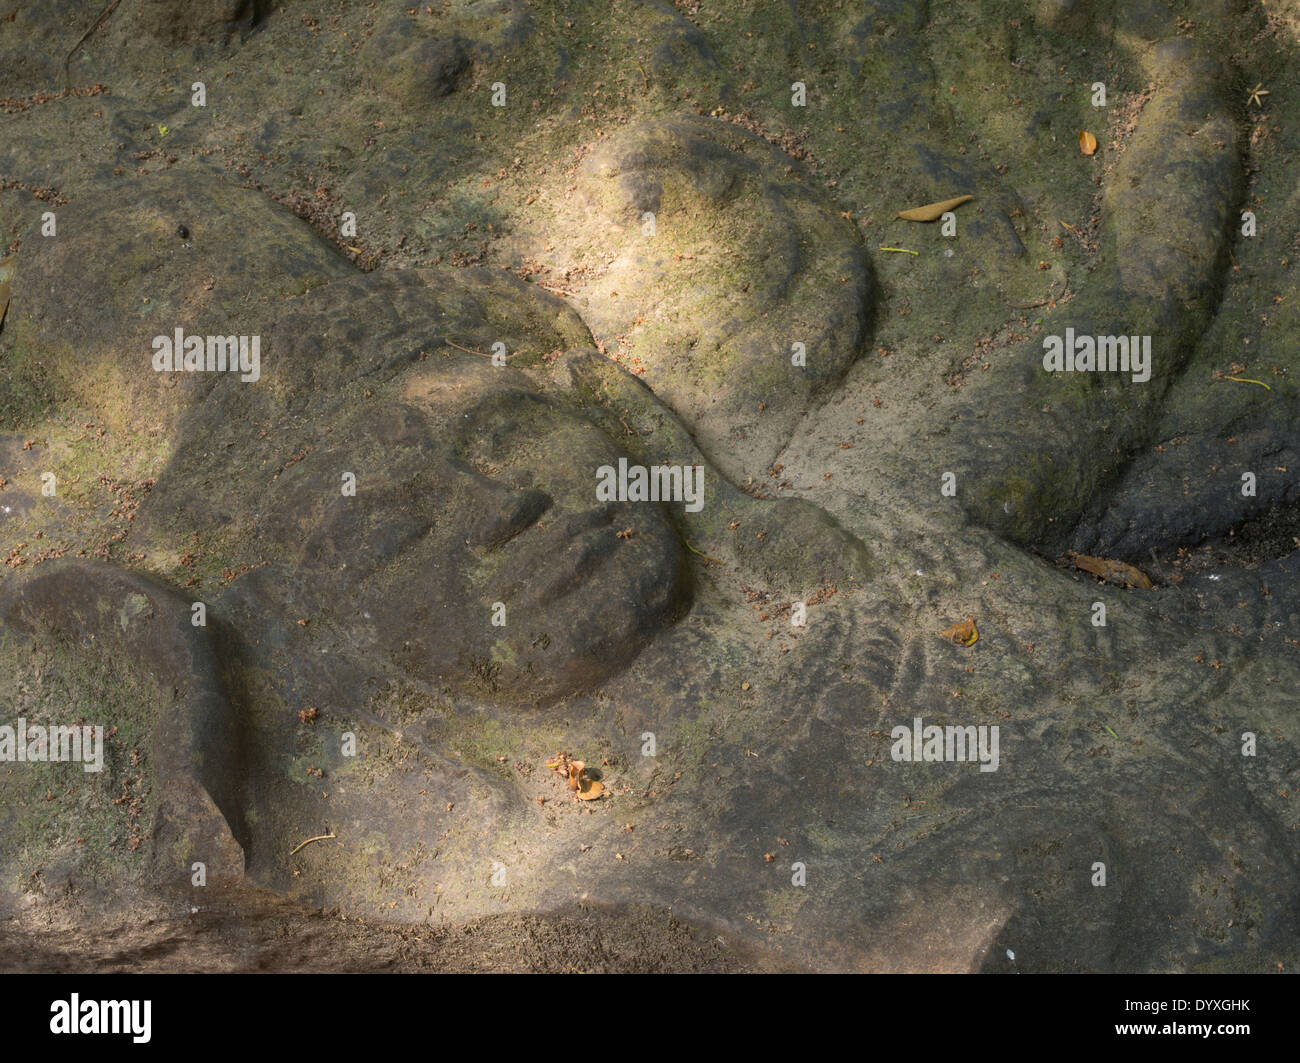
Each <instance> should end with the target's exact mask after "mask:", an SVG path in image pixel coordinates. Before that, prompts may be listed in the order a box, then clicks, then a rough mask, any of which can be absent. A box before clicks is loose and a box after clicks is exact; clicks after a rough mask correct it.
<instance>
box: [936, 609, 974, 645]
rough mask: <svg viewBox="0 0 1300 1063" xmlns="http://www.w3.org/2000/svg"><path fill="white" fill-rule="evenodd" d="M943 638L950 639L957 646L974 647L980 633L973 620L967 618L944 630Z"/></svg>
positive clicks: (971, 617)
mask: <svg viewBox="0 0 1300 1063" xmlns="http://www.w3.org/2000/svg"><path fill="white" fill-rule="evenodd" d="M943 637H944V638H946V639H951V640H952V641H953V642H955V643H957V645H958V646H974V645H975V643H976V642H978V641H979V637H980V633H979V629H978V628H977V627H976V626H975V618H974V617H973V616H968V617H967V618H966V619H965V620H963V621H960V622H959V623H956V624H953V625H952V627H950V628H946V629H944V631H943Z"/></svg>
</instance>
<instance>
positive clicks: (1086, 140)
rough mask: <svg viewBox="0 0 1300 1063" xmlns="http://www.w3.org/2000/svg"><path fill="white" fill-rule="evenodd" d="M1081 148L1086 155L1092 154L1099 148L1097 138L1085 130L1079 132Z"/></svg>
mask: <svg viewBox="0 0 1300 1063" xmlns="http://www.w3.org/2000/svg"><path fill="white" fill-rule="evenodd" d="M1079 150H1080V151H1081V152H1083V153H1084V154H1085V155H1091V154H1092V153H1093V152H1094V151H1096V150H1097V138H1096V137H1094V136H1093V135H1092V134H1091V133H1089V132H1088V131H1087V130H1084V131H1083V132H1081V133H1080V134H1079Z"/></svg>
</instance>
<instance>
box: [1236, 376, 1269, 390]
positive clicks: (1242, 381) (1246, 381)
mask: <svg viewBox="0 0 1300 1063" xmlns="http://www.w3.org/2000/svg"><path fill="white" fill-rule="evenodd" d="M1226 379H1228V380H1235V381H1236V382H1237V383H1238V384H1258V385H1259V386H1260V387H1262V388H1263V389H1264V390H1265V391H1272V390H1273V389H1272V388H1271V387H1269V386H1268V385H1267V384H1265V383H1264V381H1262V380H1251V379H1250V377H1246V376H1230V377H1227V378H1226Z"/></svg>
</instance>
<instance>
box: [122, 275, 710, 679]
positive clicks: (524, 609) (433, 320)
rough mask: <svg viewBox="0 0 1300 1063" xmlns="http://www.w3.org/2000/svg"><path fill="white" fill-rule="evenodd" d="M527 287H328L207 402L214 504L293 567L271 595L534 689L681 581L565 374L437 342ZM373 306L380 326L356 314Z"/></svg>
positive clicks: (244, 535)
mask: <svg viewBox="0 0 1300 1063" xmlns="http://www.w3.org/2000/svg"><path fill="white" fill-rule="evenodd" d="M430 280H432V281H433V283H434V284H437V285H440V287H438V288H430V287H429V286H428V284H429V282H430ZM525 296H528V297H529V298H534V299H535V298H536V297H535V296H531V295H530V294H529V293H527V292H523V291H517V290H514V289H513V287H512V286H511V285H510V284H509V283H508V282H504V287H503V282H498V281H495V280H491V281H488V282H487V283H482V282H481V278H480V287H479V288H478V289H477V291H475V289H474V287H473V286H472V285H471V286H468V287H467V286H463V285H460V284H457V283H451V282H448V281H447V280H446V279H445V278H444V279H441V280H438V279H436V278H421V277H414V276H412V277H404V276H401V275H390V276H388V277H385V278H378V277H376V278H367V279H366V280H365V281H363V282H357V283H356V284H351V283H349V284H346V285H331V286H329V287H328V288H326V289H324V290H321V291H319V292H317V293H314V294H313V295H311V296H309V297H307V298H306V299H304V300H302V302H301V303H300V304H299V305H298V306H297V307H296V308H295V309H294V311H293V312H292V313H290V314H289V315H287V316H286V317H285V318H284V319H283V320H281V321H280V322H279V323H278V324H277V326H276V327H275V329H274V330H273V331H272V332H271V334H270V336H269V338H268V340H267V342H266V344H265V352H266V353H265V354H264V356H263V381H264V382H265V387H264V388H263V387H262V384H263V382H262V381H259V382H258V383H256V384H245V383H241V382H240V381H239V380H238V377H237V376H236V375H234V374H229V375H227V376H222V377H220V378H219V379H217V380H216V381H215V382H214V387H213V390H212V392H211V394H210V395H209V397H208V399H207V401H206V402H205V403H203V404H202V405H201V406H200V407H198V408H196V410H195V411H194V414H193V419H195V420H202V421H203V422H205V423H208V424H212V423H213V418H214V414H216V415H217V416H218V420H217V422H216V423H218V424H219V425H220V428H218V429H216V431H219V432H221V433H222V434H223V438H229V439H230V441H231V445H229V446H226V447H223V448H221V449H220V450H219V451H218V452H217V455H216V457H217V460H218V461H219V462H220V463H221V466H222V468H223V469H224V470H225V471H224V472H223V473H222V475H221V476H220V477H215V478H214V477H213V476H212V475H211V470H209V475H208V477H207V479H208V481H209V482H210V484H211V487H212V488H213V489H215V491H216V496H217V497H216V498H215V499H214V498H213V497H212V495H211V493H209V494H208V495H207V496H206V500H205V501H206V504H207V505H209V506H212V505H215V507H216V508H217V511H218V512H225V513H228V514H229V515H230V517H231V519H232V521H233V525H232V528H231V534H230V535H229V536H227V541H228V542H229V544H230V548H231V551H232V553H233V554H234V556H235V557H237V558H238V560H239V561H241V562H242V563H245V564H249V565H257V564H260V563H261V562H262V561H270V562H271V563H273V564H282V565H284V566H285V567H286V568H287V569H289V570H290V572H289V574H288V576H287V580H286V582H285V584H283V585H282V586H281V588H280V589H279V590H277V591H276V595H275V597H276V600H274V601H269V602H267V603H266V606H267V608H269V609H271V610H272V611H283V610H288V613H289V614H292V616H293V617H295V618H300V619H309V620H310V622H311V623H312V624H330V625H333V626H334V627H336V628H337V629H338V631H339V633H340V634H341V635H344V636H346V641H347V643H348V645H349V647H350V648H351V651H352V652H353V653H356V652H357V651H360V652H361V653H363V654H377V655H380V656H381V657H382V658H383V659H384V660H386V661H388V662H391V663H392V664H394V665H396V666H398V667H399V668H401V669H402V671H403V672H405V673H406V674H408V675H411V676H414V677H416V678H417V679H420V680H423V681H426V682H428V683H431V684H438V685H442V686H446V687H450V688H452V689H453V690H460V691H467V692H471V693H476V694H481V695H483V696H491V697H492V698H494V699H503V700H507V701H527V702H533V703H535V702H542V701H549V700H553V699H555V698H558V697H562V696H564V695H566V694H568V693H572V692H573V691H575V690H579V689H584V688H589V687H591V686H594V685H595V684H597V683H599V682H601V681H602V680H604V679H605V678H608V676H610V675H611V674H613V673H614V672H615V671H617V670H618V669H620V668H622V667H623V666H625V665H626V664H627V663H628V662H629V661H630V660H631V659H632V658H633V657H635V655H636V654H637V652H638V651H639V650H640V648H641V647H642V646H643V645H644V644H645V643H646V641H648V639H649V638H650V637H651V636H652V635H653V634H654V632H655V631H657V630H658V629H659V628H660V627H662V626H663V625H664V624H667V623H670V622H671V621H672V620H674V619H675V618H676V617H677V615H678V614H679V613H680V612H681V611H682V609H683V608H684V606H685V605H686V604H687V601H688V598H689V581H688V576H687V569H686V565H685V563H684V560H683V555H682V546H681V542H680V539H679V538H678V535H677V532H676V530H675V529H674V527H673V525H672V523H671V521H670V520H669V519H668V517H667V515H666V513H665V511H664V510H663V509H662V508H661V507H660V506H658V505H655V504H653V503H636V504H632V503H620V502H599V501H597V497H596V482H597V477H596V470H597V469H598V468H599V467H600V466H602V465H609V464H617V462H618V459H619V458H620V457H624V456H626V454H625V452H624V451H623V450H621V449H620V448H619V447H618V446H617V445H616V444H615V442H614V441H613V440H612V439H611V438H610V437H609V436H608V435H606V434H605V432H604V431H602V430H601V429H600V428H598V427H597V426H596V425H595V424H593V423H592V422H591V421H590V420H589V419H587V417H586V416H584V415H583V413H582V411H581V410H580V409H579V408H578V406H577V405H576V404H575V402H574V400H573V398H572V397H571V396H570V395H569V394H568V393H566V392H564V391H561V390H559V389H553V388H550V387H548V386H547V385H545V384H539V383H536V382H535V381H534V380H533V379H532V378H530V376H529V375H527V374H526V373H524V372H521V371H519V370H516V369H513V368H509V367H498V366H495V365H493V364H492V362H491V361H490V360H489V359H488V358H480V357H476V356H474V355H471V354H467V353H464V352H462V351H459V350H457V349H455V348H454V347H448V346H447V345H446V344H444V343H443V342H441V340H442V337H443V336H444V335H445V336H446V337H447V338H450V339H452V342H453V343H458V344H459V345H460V346H465V347H471V348H473V347H480V348H481V347H490V346H491V342H492V341H490V340H488V341H486V342H485V341H483V340H478V339H474V338H472V333H473V332H474V331H475V330H476V328H477V327H480V326H482V324H483V322H482V318H481V316H480V314H479V311H481V310H485V312H486V313H491V308H492V305H493V300H496V299H505V298H512V299H515V300H522V299H523V298H525ZM471 297H472V298H471ZM376 305H378V306H380V307H381V308H382V309H381V310H380V311H379V313H378V315H377V316H378V317H379V318H380V319H382V320H384V321H385V326H384V327H381V328H376V327H374V326H373V325H371V324H369V323H365V322H363V321H362V318H364V317H368V316H371V315H374V314H375V306H376ZM340 306H346V307H348V308H349V311H348V312H345V313H344V314H343V315H339V314H338V312H337V311H338V308H339V307H340ZM524 316H525V317H526V315H524ZM362 337H364V338H362ZM467 337H468V342H466V339H467ZM548 339H549V340H550V341H551V342H554V343H556V344H560V343H566V342H568V340H567V338H566V337H564V336H560V337H555V336H551V337H549V338H548ZM505 340H506V341H507V346H508V349H509V350H510V351H511V352H515V351H520V352H521V353H524V354H526V353H527V351H526V348H525V342H526V338H514V339H512V338H511V337H510V336H509V335H508V334H506V335H505ZM326 379H328V380H329V381H330V384H329V386H327V387H326V386H320V384H319V383H318V381H322V380H326ZM209 436H210V433H209V432H206V431H198V430H183V431H182V441H181V443H180V448H179V450H178V453H177V459H176V460H177V462H178V463H179V464H181V465H183V466H194V468H193V469H192V471H193V472H195V473H197V472H198V466H200V465H202V463H203V461H204V460H205V458H204V456H205V455H211V448H210V443H209ZM187 480H190V477H171V478H169V479H168V480H167V481H164V482H163V484H162V485H161V486H160V488H159V490H158V491H157V492H156V493H155V495H154V496H153V497H152V498H151V499H150V501H149V504H148V506H147V507H146V508H147V510H148V512H146V514H145V515H144V518H143V527H144V528H146V529H147V528H149V527H150V522H151V521H152V520H154V519H157V517H158V515H159V513H160V512H161V511H163V510H165V509H166V508H168V507H169V505H170V506H175V505H177V504H178V503H180V504H181V506H182V508H183V507H184V503H181V502H180V500H179V496H177V495H176V494H175V493H174V492H173V491H171V490H169V488H168V485H169V484H170V483H174V482H177V481H187ZM353 485H355V489H353ZM254 499H255V501H254ZM169 500H170V503H169Z"/></svg>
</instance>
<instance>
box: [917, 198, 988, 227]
mask: <svg viewBox="0 0 1300 1063" xmlns="http://www.w3.org/2000/svg"><path fill="white" fill-rule="evenodd" d="M974 198H975V197H974V196H958V197H957V198H956V199H945V200H944V201H943V202H942V203H927V204H926V205H925V206H924V207H913V208H912V209H911V210H900V211H899V212H898V217H900V218H902V219H903V220H904V221H938V220H939V219H940V218H942V217H943V215H944V212H945V211H949V210H952V209H953V208H954V207H960V206H961V205H962V204H963V203H968V202H970V201H971V200H972V199H974Z"/></svg>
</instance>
